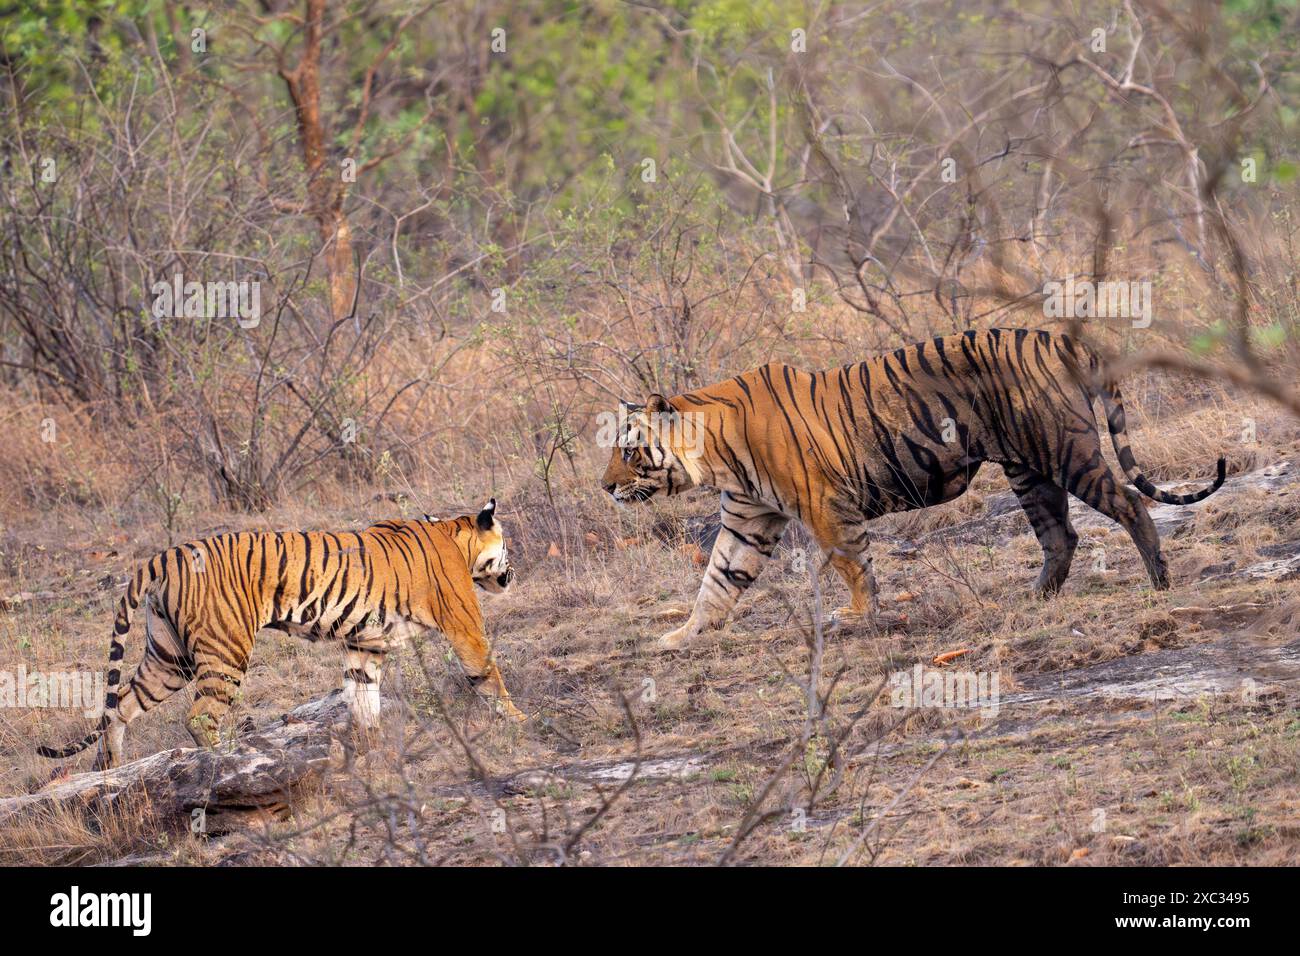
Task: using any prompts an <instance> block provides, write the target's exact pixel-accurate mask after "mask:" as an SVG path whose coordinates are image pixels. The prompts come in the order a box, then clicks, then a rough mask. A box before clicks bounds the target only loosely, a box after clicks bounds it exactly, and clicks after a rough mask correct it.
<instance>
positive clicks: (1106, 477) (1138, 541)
mask: <svg viewBox="0 0 1300 956" xmlns="http://www.w3.org/2000/svg"><path fill="white" fill-rule="evenodd" d="M1093 435H1094V438H1095V436H1096V433H1095V432H1094V433H1093ZM1075 460H1076V461H1077V460H1078V456H1077V455H1076V456H1075ZM1061 472H1062V475H1061V477H1062V479H1063V481H1062V484H1064V486H1065V488H1066V490H1067V491H1069V492H1070V494H1072V495H1074V496H1075V497H1076V498H1078V499H1079V500H1080V501H1082V502H1084V503H1085V504H1087V505H1088V506H1089V507H1091V508H1093V509H1095V510H1097V511H1099V512H1101V513H1102V514H1104V515H1105V516H1106V517H1107V518H1110V519H1111V520H1112V521H1114V522H1115V523H1116V524H1118V525H1119V526H1120V527H1122V528H1123V529H1124V530H1125V531H1127V532H1128V533H1129V537H1130V538H1132V539H1133V543H1134V544H1135V545H1137V549H1138V553H1139V554H1141V555H1142V563H1143V564H1145V565H1146V569H1147V574H1148V575H1149V576H1150V578H1151V586H1152V587H1153V588H1155V589H1156V590H1157V591H1163V590H1165V589H1167V588H1168V587H1169V570H1168V568H1167V566H1166V565H1165V559H1164V556H1163V555H1161V553H1160V535H1159V534H1158V533H1157V532H1156V525H1155V522H1154V521H1152V520H1151V515H1149V514H1148V513H1147V509H1146V507H1145V506H1144V505H1143V504H1142V498H1141V496H1140V495H1139V494H1138V493H1137V492H1136V491H1133V490H1131V489H1129V488H1127V487H1126V486H1124V485H1121V484H1120V483H1119V482H1117V481H1116V480H1115V475H1114V473H1113V472H1112V471H1111V470H1110V466H1109V465H1107V464H1106V460H1105V459H1104V458H1102V457H1101V449H1100V446H1096V447H1094V449H1093V451H1092V455H1091V457H1090V458H1088V459H1087V460H1086V462H1084V463H1083V464H1082V465H1081V467H1077V468H1076V467H1071V466H1070V465H1069V463H1066V464H1065V465H1063V466H1062V469H1061Z"/></svg>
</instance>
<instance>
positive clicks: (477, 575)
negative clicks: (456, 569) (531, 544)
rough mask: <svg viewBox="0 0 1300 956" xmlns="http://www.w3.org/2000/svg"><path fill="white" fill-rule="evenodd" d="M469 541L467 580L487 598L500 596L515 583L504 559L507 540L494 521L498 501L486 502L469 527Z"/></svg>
mask: <svg viewBox="0 0 1300 956" xmlns="http://www.w3.org/2000/svg"><path fill="white" fill-rule="evenodd" d="M470 531H471V535H472V538H471V540H470V542H469V547H468V548H467V549H466V553H467V554H468V556H469V559H470V576H471V577H473V579H474V583H475V584H476V585H478V586H479V587H480V588H482V589H483V590H484V591H487V592H488V593H489V594H500V593H501V592H503V591H505V590H506V588H508V587H510V584H511V582H512V581H514V579H515V569H514V568H512V567H511V566H510V560H509V559H508V558H507V557H506V537H505V533H504V531H503V530H502V528H501V522H500V521H498V520H497V500H496V499H495V498H489V499H488V503H487V504H485V505H484V506H483V509H482V510H481V511H480V512H479V513H478V514H477V515H476V516H474V520H473V523H472V524H471V526H470Z"/></svg>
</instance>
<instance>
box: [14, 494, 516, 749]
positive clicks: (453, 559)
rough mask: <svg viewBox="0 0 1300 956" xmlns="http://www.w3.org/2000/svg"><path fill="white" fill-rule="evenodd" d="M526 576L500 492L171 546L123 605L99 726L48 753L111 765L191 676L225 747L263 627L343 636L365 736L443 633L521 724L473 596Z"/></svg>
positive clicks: (197, 732)
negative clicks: (433, 509) (469, 503)
mask: <svg viewBox="0 0 1300 956" xmlns="http://www.w3.org/2000/svg"><path fill="white" fill-rule="evenodd" d="M514 574H515V572H514V570H513V569H512V568H511V567H510V563H509V561H508V560H507V558H506V543H505V539H504V537H503V535H502V531H501V523H500V522H499V521H498V520H497V518H496V499H495V498H493V499H492V500H490V501H489V502H488V503H487V504H486V505H484V506H483V509H482V510H481V511H480V512H479V513H478V514H477V515H465V516H464V517H461V518H454V519H451V520H447V521H437V520H435V519H433V518H430V517H426V518H425V520H422V521H384V522H381V523H380V524H377V525H375V526H374V527H371V528H367V529H366V530H365V531H361V532H342V533H334V532H328V531H307V532H290V531H284V532H281V531H274V532H270V531H268V532H240V533H237V534H223V535H218V536H217V537H215V538H205V539H204V540H202V541H194V542H191V543H189V544H184V545H181V546H180V547H176V548H171V549H170V550H167V551H163V552H161V553H160V554H157V555H155V556H154V557H153V558H152V559H151V560H150V561H149V562H148V563H147V564H144V565H142V566H141V567H140V568H139V569H138V570H137V571H136V574H135V578H134V580H132V582H131V585H130V587H129V588H128V589H127V592H126V594H125V595H123V596H122V601H121V603H120V604H119V605H118V611H117V619H116V621H115V623H114V627H113V639H112V644H111V646H110V650H109V655H108V659H109V667H110V670H109V672H108V678H107V684H108V694H107V697H106V700H105V703H104V715H103V717H102V718H101V719H100V722H99V726H97V727H96V728H95V730H94V731H93V732H92V733H91V734H89V735H88V736H87V737H85V738H84V739H82V740H80V741H78V742H76V743H73V744H70V745H68V746H67V747H63V748H61V749H53V748H49V747H40V748H38V751H37V752H38V753H40V754H41V755H42V756H44V757H53V758H63V757H69V756H71V755H73V754H75V753H80V752H81V751H82V750H85V749H86V748H87V747H89V746H90V745H91V744H92V743H94V742H95V741H96V740H99V741H100V745H99V754H98V757H97V758H96V760H95V768H96V769H107V768H109V767H113V766H115V765H116V764H117V763H118V762H119V761H120V759H121V755H122V743H123V738H124V736H125V734H126V727H127V724H129V723H130V722H131V721H132V720H134V719H135V718H136V717H138V716H140V714H143V713H144V712H145V711H148V710H151V709H153V708H154V707H156V706H157V705H158V704H161V703H162V702H163V701H164V700H166V699H167V698H168V697H170V696H171V695H172V694H174V693H176V692H177V691H178V690H180V689H181V688H182V687H184V686H185V685H186V684H188V683H189V682H190V681H191V680H193V681H195V684H196V693H195V698H194V705H193V706H192V707H191V708H190V711H189V715H188V717H187V719H186V727H187V728H188V730H189V732H190V734H191V736H193V738H194V740H195V742H196V743H197V744H198V745H199V746H200V747H203V746H215V745H216V743H217V740H218V736H217V731H218V726H219V724H220V722H221V719H222V717H223V716H224V715H225V714H226V712H227V711H228V710H229V709H230V704H231V701H232V700H233V698H234V696H235V693H236V692H237V691H238V689H239V685H240V682H241V681H242V680H243V678H244V672H245V671H246V670H247V668H248V661H249V655H250V654H251V653H252V650H253V637H254V635H255V634H256V633H257V631H258V630H259V629H260V628H263V627H269V628H275V629H277V630H281V631H284V632H286V633H289V634H293V635H296V636H300V637H305V638H307V639H308V640H310V641H318V640H338V641H342V642H343V645H344V647H345V648H346V653H347V669H346V670H345V671H344V672H343V693H344V697H345V699H346V701H347V703H348V709H349V713H350V715H351V718H352V721H353V724H354V726H357V727H359V728H362V729H366V728H372V727H374V726H376V725H377V723H378V720H379V680H380V675H381V671H382V669H383V664H384V655H385V654H387V653H388V651H389V650H390V649H394V648H396V647H400V646H401V645H402V644H403V643H404V642H405V640H406V639H407V638H409V637H413V636H417V635H420V634H423V633H425V632H426V631H430V630H433V629H437V630H439V631H441V632H442V633H443V634H444V635H445V636H446V638H447V639H448V640H449V641H450V642H451V646H452V649H453V650H454V651H455V652H456V656H457V657H458V658H460V662H461V664H462V665H463V666H464V668H465V670H466V672H467V673H468V675H469V676H470V679H471V680H472V681H474V683H475V684H476V685H484V684H485V685H486V687H487V689H488V690H489V691H490V692H491V693H492V695H493V696H494V697H495V698H496V706H497V709H498V710H499V711H500V712H502V713H504V714H506V715H508V716H510V717H512V718H514V719H516V720H523V719H525V717H524V715H523V714H522V713H520V712H519V710H518V709H516V708H515V706H514V704H513V703H511V701H510V695H509V694H508V693H507V692H506V687H505V683H504V682H503V681H502V680H501V674H500V672H499V671H498V670H497V666H496V663H495V661H494V660H493V657H492V648H491V646H490V645H489V643H488V640H487V638H486V636H485V635H484V633H483V616H482V612H481V611H480V609H479V602H478V598H477V596H476V595H475V593H474V586H475V585H477V586H478V587H480V588H482V589H483V590H485V591H488V592H491V593H500V592H502V591H505V590H506V589H507V588H508V587H509V586H510V583H511V581H513V580H514ZM142 598H143V599H145V648H144V658H143V659H142V660H141V662H140V666H139V667H138V668H136V672H135V676H133V677H132V678H131V680H130V681H129V682H128V683H127V684H126V686H125V688H122V687H121V686H120V685H121V673H122V672H121V669H120V668H121V667H122V659H123V656H124V655H125V653H126V650H125V647H124V646H123V644H122V638H123V636H124V635H125V634H126V633H127V631H129V630H130V628H131V612H132V611H133V610H135V608H137V607H138V606H139V605H140V601H141V599H142Z"/></svg>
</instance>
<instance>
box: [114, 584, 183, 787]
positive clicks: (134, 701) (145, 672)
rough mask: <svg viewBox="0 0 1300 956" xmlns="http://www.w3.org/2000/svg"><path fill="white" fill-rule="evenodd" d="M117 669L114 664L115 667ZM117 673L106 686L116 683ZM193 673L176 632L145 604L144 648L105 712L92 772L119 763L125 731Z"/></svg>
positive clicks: (150, 606) (150, 604)
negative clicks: (110, 707)
mask: <svg viewBox="0 0 1300 956" xmlns="http://www.w3.org/2000/svg"><path fill="white" fill-rule="evenodd" d="M116 666H118V664H117V662H114V667H116ZM116 673H117V672H116V671H110V672H109V674H108V683H109V684H111V685H115V684H117V678H116V676H115V675H116ZM193 676H194V670H193V667H192V663H191V661H190V659H189V656H188V654H187V653H186V652H185V645H184V644H183V642H182V641H181V640H180V638H178V637H177V636H176V631H175V630H174V629H173V628H172V626H171V625H170V624H169V623H168V622H167V621H166V619H164V618H163V617H161V616H160V615H159V614H158V613H157V612H156V610H155V609H154V607H153V604H152V602H150V603H147V604H146V605H145V649H144V657H143V658H142V659H141V661H140V666H139V667H137V668H136V671H135V675H134V676H133V677H132V678H131V680H130V682H128V683H127V685H126V686H125V687H124V688H122V689H121V690H120V692H119V693H118V695H117V706H116V707H114V708H113V709H112V710H110V711H109V712H108V718H109V724H108V728H107V729H106V730H105V731H104V736H103V737H101V738H100V741H99V751H98V753H97V754H96V756H95V763H94V769H96V770H108V769H111V768H112V767H116V766H118V765H119V764H120V763H121V762H122V754H123V744H124V743H125V741H126V728H127V725H128V724H130V723H131V721H133V720H135V719H136V718H137V717H139V716H140V715H141V714H144V713H147V712H148V711H150V710H153V709H154V708H155V707H157V706H158V705H159V704H161V703H162V702H163V701H165V700H167V699H168V698H169V697H171V696H172V694H174V693H176V692H177V691H178V690H180V689H181V688H182V687H184V686H185V685H186V684H188V683H189V682H190V678H192V677H193Z"/></svg>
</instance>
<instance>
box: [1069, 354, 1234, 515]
mask: <svg viewBox="0 0 1300 956" xmlns="http://www.w3.org/2000/svg"><path fill="white" fill-rule="evenodd" d="M1098 372H1099V369H1098V366H1097V363H1096V358H1095V357H1094V359H1093V373H1094V376H1097V374H1098ZM1094 381H1098V382H1100V385H1099V387H1097V388H1096V389H1095V391H1096V393H1097V395H1098V397H1099V398H1100V399H1101V402H1102V405H1103V407H1105V409H1106V427H1107V428H1108V429H1110V442H1111V444H1112V445H1113V446H1115V456H1116V457H1117V458H1118V459H1119V466H1120V467H1121V468H1123V469H1124V474H1125V475H1126V476H1127V477H1128V480H1129V481H1131V482H1132V483H1133V485H1134V486H1135V487H1136V488H1137V490H1138V491H1140V492H1142V494H1144V495H1146V496H1147V497H1148V498H1154V499H1155V500H1156V501H1159V502H1161V503H1162V504H1166V505H1194V504H1196V502H1198V501H1204V500H1205V499H1206V498H1208V497H1210V495H1212V494H1214V493H1215V492H1216V491H1218V490H1219V488H1220V487H1221V486H1222V485H1223V480H1224V478H1225V477H1226V476H1227V473H1228V465H1227V462H1226V461H1225V460H1224V458H1223V457H1222V456H1220V457H1219V473H1218V475H1216V476H1215V478H1214V482H1213V483H1212V484H1211V485H1210V486H1209V487H1208V488H1202V489H1201V490H1200V491H1194V492H1192V493H1191V494H1189V495H1171V494H1170V493H1169V492H1167V491H1161V490H1160V489H1159V488H1157V487H1156V486H1155V485H1153V484H1151V482H1150V481H1148V480H1147V478H1146V476H1145V475H1143V474H1142V472H1140V471H1138V467H1137V462H1136V461H1134V459H1133V449H1132V448H1131V447H1130V446H1129V443H1128V431H1127V429H1126V428H1125V424H1124V398H1123V396H1122V395H1121V394H1120V391H1119V384H1118V383H1116V382H1115V381H1113V380H1111V379H1109V378H1108V377H1105V376H1102V377H1099V378H1098V377H1095V378H1094Z"/></svg>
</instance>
